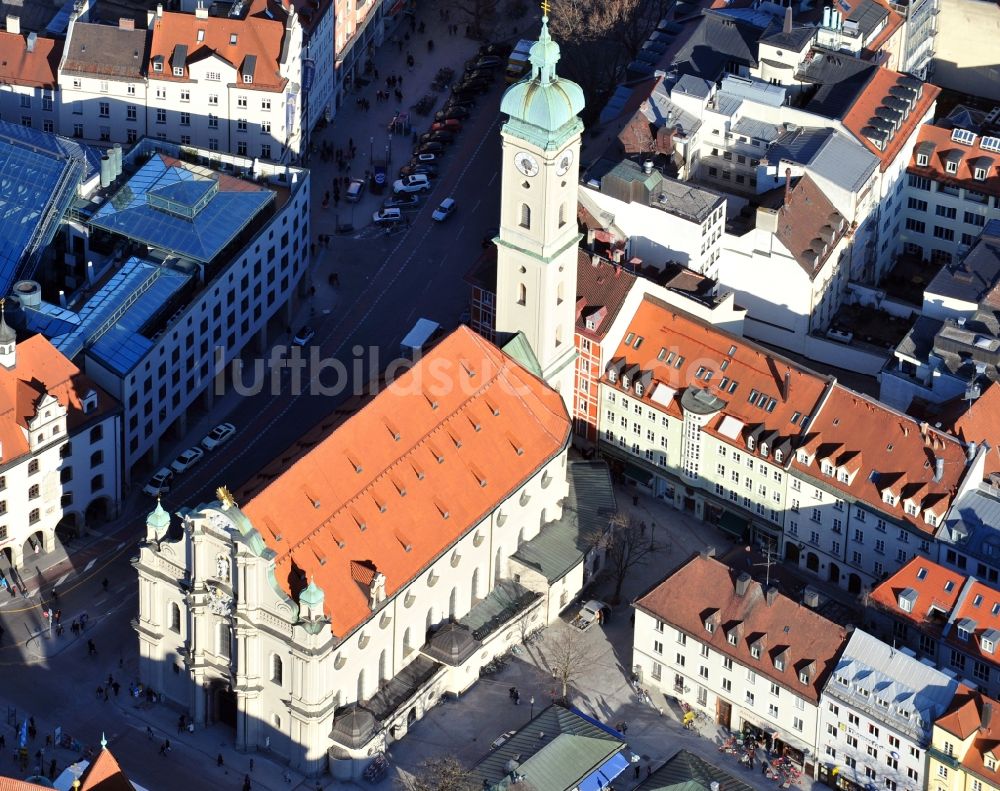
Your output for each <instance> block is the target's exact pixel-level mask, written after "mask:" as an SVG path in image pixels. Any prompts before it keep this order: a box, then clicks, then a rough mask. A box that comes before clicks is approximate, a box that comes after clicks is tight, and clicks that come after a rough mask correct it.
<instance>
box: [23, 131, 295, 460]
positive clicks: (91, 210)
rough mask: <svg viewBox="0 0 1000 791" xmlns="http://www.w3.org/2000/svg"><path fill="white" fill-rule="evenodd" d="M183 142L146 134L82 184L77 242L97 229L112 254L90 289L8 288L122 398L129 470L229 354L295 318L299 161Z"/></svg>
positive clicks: (30, 319)
mask: <svg viewBox="0 0 1000 791" xmlns="http://www.w3.org/2000/svg"><path fill="white" fill-rule="evenodd" d="M180 153H181V148H180V147H179V146H176V145H174V144H172V143H162V142H159V141H155V140H150V139H149V138H144V139H143V140H142V141H140V143H139V144H138V145H136V146H135V147H134V148H133V149H132V150H131V151H130V152H129V154H128V155H127V156H126V157H125V158H124V162H123V169H122V172H121V174H120V175H118V176H114V177H113V178H109V179H108V183H107V185H106V186H105V187H104V188H102V189H101V190H99V191H98V192H97V193H95V194H92V195H91V196H90V198H91V200H90V202H89V203H88V211H87V213H86V215H85V216H83V215H81V216H78V217H77V220H78V222H79V223H80V224H79V229H80V230H81V231H82V233H83V234H84V238H83V239H82V243H86V239H87V238H89V235H90V234H91V233H101V234H107V235H108V237H110V238H111V239H113V240H115V244H116V251H117V256H116V257H114V258H113V259H112V260H111V261H109V262H108V263H107V264H106V269H105V270H103V271H101V272H94V273H91V272H88V282H89V284H90V286H91V288H92V293H91V294H90V295H89V298H88V299H87V300H85V301H83V302H82V303H79V307H77V309H76V310H67V309H65V308H63V307H62V306H60V305H53V304H51V303H48V302H45V301H43V300H42V298H41V288H40V287H39V285H38V284H37V283H33V282H30V281H29V282H22V283H21V284H19V285H18V287H17V288H15V295H16V296H17V300H18V302H19V304H20V307H21V313H22V316H23V321H24V322H25V324H26V326H28V327H29V328H30V329H32V330H34V331H38V332H42V333H43V334H45V335H46V336H47V337H49V338H50V339H51V340H52V342H53V344H54V345H55V346H56V348H58V349H59V350H60V351H62V352H63V353H64V354H65V355H66V356H67V357H69V358H71V359H74V360H79V364H80V366H81V367H82V368H83V369H84V370H85V371H86V372H87V374H88V375H89V376H91V377H92V378H93V379H94V380H95V381H96V382H98V384H100V385H101V386H102V387H103V388H104V389H105V390H107V391H108V392H109V393H111V394H112V395H114V397H115V398H117V399H118V400H119V401H120V402H121V403H122V406H123V408H124V416H123V423H124V428H123V443H124V460H125V466H126V469H128V470H132V469H133V468H134V467H135V466H136V464H137V463H139V462H140V461H146V462H155V461H157V460H158V458H159V441H160V438H161V437H162V436H163V434H164V433H165V432H167V431H170V430H174V429H177V430H180V431H181V432H182V433H183V427H184V426H185V425H186V419H187V417H186V416H187V411H188V409H189V408H190V407H191V405H192V404H194V403H195V402H196V400H197V399H198V398H200V397H204V398H205V399H207V400H208V401H209V402H210V400H211V398H212V397H213V395H212V394H213V392H214V388H213V387H212V386H211V385H212V383H213V381H214V380H215V379H216V377H217V376H221V378H220V379H219V382H220V384H221V383H225V384H228V383H229V382H230V381H231V379H230V373H231V372H229V365H230V363H231V362H232V361H233V360H234V359H236V358H237V357H239V355H240V353H241V352H242V351H243V349H244V348H245V347H246V346H247V344H249V343H251V342H254V341H256V342H258V343H260V344H262V345H263V344H266V342H267V334H268V325H269V323H270V322H271V321H272V320H273V321H274V322H276V324H277V325H278V326H280V327H281V328H284V327H285V326H287V324H289V323H290V322H291V321H292V312H291V306H290V303H289V300H290V299H291V297H292V296H293V294H294V293H295V291H296V289H297V287H298V284H299V281H300V279H301V277H302V274H303V272H304V271H305V262H306V259H307V257H308V247H309V220H308V218H309V174H308V171H304V170H300V169H297V168H289V167H287V166H282V165H277V164H273V165H272V164H269V163H265V162H262V161H260V160H257V161H254V162H251V161H250V160H247V159H243V158H240V157H233V156H230V155H221V154H218V153H217V152H211V151H198V152H196V153H197V154H198V155H199V157H200V159H199V161H198V164H195V163H193V162H191V161H188V160H187V159H186V160H184V161H182V160H181V159H179V155H180ZM250 177H254V180H253V181H251V180H250ZM136 249H141V250H144V251H145V253H144V254H142V255H127V254H126V252H127V251H131V250H136ZM282 311H284V312H282Z"/></svg>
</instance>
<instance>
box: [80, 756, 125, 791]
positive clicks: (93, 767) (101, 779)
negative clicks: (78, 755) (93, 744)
mask: <svg viewBox="0 0 1000 791" xmlns="http://www.w3.org/2000/svg"><path fill="white" fill-rule="evenodd" d="M80 791H135V786H133V785H132V783H130V782H129V779H128V777H126V776H125V772H123V771H122V768H121V767H120V766H119V765H118V761H116V760H115V757H114V756H113V755H112V754H111V751H110V750H109V749H108V748H107V747H105V748H103V749H101V751H100V752H99V753H98V754H97V757H96V758H94V761H93V763H91V764H90V766H88V767H87V770H86V771H85V772H84V773H83V775H82V776H81V777H80Z"/></svg>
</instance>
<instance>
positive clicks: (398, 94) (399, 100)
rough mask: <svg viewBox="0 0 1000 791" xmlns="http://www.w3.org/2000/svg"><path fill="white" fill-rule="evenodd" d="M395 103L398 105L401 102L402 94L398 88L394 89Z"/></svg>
mask: <svg viewBox="0 0 1000 791" xmlns="http://www.w3.org/2000/svg"><path fill="white" fill-rule="evenodd" d="M396 101H397V102H400V103H402V101H403V92H402V91H401V90H399V88H397V89H396Z"/></svg>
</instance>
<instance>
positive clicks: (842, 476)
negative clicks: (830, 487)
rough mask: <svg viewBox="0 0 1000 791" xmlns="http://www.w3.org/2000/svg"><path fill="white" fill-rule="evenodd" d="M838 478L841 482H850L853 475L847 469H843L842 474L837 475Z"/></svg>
mask: <svg viewBox="0 0 1000 791" xmlns="http://www.w3.org/2000/svg"><path fill="white" fill-rule="evenodd" d="M837 480H839V481H840V482H841V483H850V481H851V476H850V475H848V474H847V470H841V471H840V474H839V475H837Z"/></svg>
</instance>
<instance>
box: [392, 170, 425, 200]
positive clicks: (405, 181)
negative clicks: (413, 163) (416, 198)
mask: <svg viewBox="0 0 1000 791" xmlns="http://www.w3.org/2000/svg"><path fill="white" fill-rule="evenodd" d="M430 188H431V180H430V179H429V178H427V176H426V175H424V174H423V173H413V174H412V175H409V176H406V177H404V178H401V179H396V181H395V182H394V183H393V185H392V191H393V192H395V193H396V194H397V195H399V194H400V193H401V192H425V191H427V190H429V189H430Z"/></svg>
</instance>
